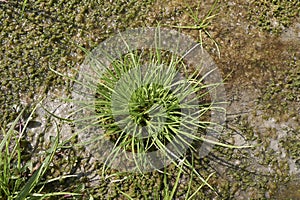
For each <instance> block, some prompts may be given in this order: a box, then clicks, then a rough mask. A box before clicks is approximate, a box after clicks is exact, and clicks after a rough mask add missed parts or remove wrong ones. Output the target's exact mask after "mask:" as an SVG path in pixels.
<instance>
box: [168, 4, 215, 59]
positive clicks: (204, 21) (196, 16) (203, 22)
mask: <svg viewBox="0 0 300 200" xmlns="http://www.w3.org/2000/svg"><path fill="white" fill-rule="evenodd" d="M218 3H219V0H215V1H214V4H213V5H212V6H211V8H210V10H209V11H208V12H207V14H206V15H205V16H204V17H200V4H201V1H199V3H198V6H197V8H196V11H194V10H193V9H192V8H191V7H190V6H189V5H188V4H186V6H187V9H188V11H185V13H186V14H187V15H188V16H189V17H190V18H191V19H192V20H193V21H194V25H184V26H172V27H173V28H179V29H190V30H198V32H199V38H198V40H199V43H200V45H201V46H202V45H203V33H204V34H205V35H207V36H208V38H210V39H211V40H212V41H213V43H214V44H215V47H216V49H217V51H218V55H219V57H220V49H219V45H218V43H217V42H216V41H215V40H214V39H213V38H212V36H211V34H210V33H209V31H208V30H207V28H208V27H209V26H210V25H211V20H212V19H213V18H214V17H215V16H216V15H217V11H218Z"/></svg>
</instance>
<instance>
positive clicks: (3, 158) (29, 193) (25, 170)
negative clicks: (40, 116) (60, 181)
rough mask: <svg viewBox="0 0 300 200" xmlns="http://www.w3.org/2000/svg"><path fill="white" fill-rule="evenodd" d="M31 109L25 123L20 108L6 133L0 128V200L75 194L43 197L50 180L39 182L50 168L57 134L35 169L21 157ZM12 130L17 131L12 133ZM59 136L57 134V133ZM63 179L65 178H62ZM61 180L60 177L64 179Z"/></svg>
mask: <svg viewBox="0 0 300 200" xmlns="http://www.w3.org/2000/svg"><path fill="white" fill-rule="evenodd" d="M36 108H37V106H36V107H34V109H33V111H32V112H31V113H30V115H29V117H28V118H27V119H26V120H22V116H23V114H24V112H25V109H26V108H24V109H23V110H21V111H20V113H19V115H18V116H17V118H16V119H15V120H14V121H13V122H12V123H11V126H10V128H9V129H8V130H6V129H5V128H1V130H2V137H3V139H2V141H1V143H0V198H1V199H8V200H10V199H17V200H24V199H43V198H46V197H50V196H58V195H66V194H68V195H70V194H71V195H78V194H76V193H68V192H55V193H47V194H43V193H42V190H43V189H44V187H45V185H46V183H49V182H51V181H52V180H47V181H42V177H43V176H44V174H45V173H46V171H47V170H48V169H49V167H50V163H51V161H52V159H53V156H54V154H55V153H56V151H57V149H58V148H59V146H60V145H59V142H58V138H59V134H58V135H57V136H56V137H55V138H54V140H53V141H52V142H53V144H52V146H51V148H50V149H48V151H47V154H46V155H45V157H44V161H43V162H42V163H41V164H40V165H39V166H38V167H33V163H32V161H31V159H30V158H28V157H25V155H24V146H22V143H23V138H24V137H23V136H24V134H25V131H26V129H27V126H28V124H29V122H30V120H31V118H32V116H33V114H34V111H35V110H36ZM16 127H18V129H17V130H16ZM58 133H59V132H58ZM66 177H67V176H66ZM66 177H61V178H66Z"/></svg>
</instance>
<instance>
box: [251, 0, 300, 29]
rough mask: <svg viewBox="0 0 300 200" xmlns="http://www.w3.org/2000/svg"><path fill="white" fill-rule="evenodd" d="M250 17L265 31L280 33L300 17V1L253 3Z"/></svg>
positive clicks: (276, 0) (286, 0)
mask: <svg viewBox="0 0 300 200" xmlns="http://www.w3.org/2000/svg"><path fill="white" fill-rule="evenodd" d="M250 6H251V8H254V9H250V11H249V13H248V17H249V19H250V20H251V21H253V23H254V24H256V25H257V26H259V27H261V28H262V29H263V30H265V31H269V32H273V33H280V32H281V31H282V30H283V29H284V28H286V27H288V26H289V25H291V23H292V22H293V20H294V19H295V18H297V17H299V16H300V2H299V1H298V0H273V1H265V0H258V1H252V5H250Z"/></svg>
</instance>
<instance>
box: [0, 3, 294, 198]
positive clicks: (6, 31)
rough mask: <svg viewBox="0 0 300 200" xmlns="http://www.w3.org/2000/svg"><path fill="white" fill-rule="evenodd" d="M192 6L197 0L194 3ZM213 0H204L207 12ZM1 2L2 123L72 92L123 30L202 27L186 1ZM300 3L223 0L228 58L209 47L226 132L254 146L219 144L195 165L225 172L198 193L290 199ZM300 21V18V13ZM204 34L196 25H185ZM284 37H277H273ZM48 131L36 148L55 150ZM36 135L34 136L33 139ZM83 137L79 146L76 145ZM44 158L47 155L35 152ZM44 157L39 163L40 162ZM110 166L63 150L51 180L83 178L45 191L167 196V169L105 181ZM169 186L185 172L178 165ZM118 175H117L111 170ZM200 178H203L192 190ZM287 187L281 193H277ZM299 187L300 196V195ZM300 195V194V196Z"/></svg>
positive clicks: (216, 28) (220, 35) (217, 24)
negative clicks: (294, 32) (85, 66)
mask: <svg viewBox="0 0 300 200" xmlns="http://www.w3.org/2000/svg"><path fill="white" fill-rule="evenodd" d="M187 3H189V4H190V6H191V7H192V8H193V9H196V3H193V1H187ZM211 4H212V2H211V1H203V5H202V6H203V7H202V8H203V12H204V13H205V12H206V11H208V9H209V6H210V5H211ZM22 8H23V2H20V1H9V0H8V1H7V2H5V1H4V2H2V1H1V2H0V27H1V28H0V31H1V32H0V41H1V46H0V52H1V53H0V75H1V90H0V104H1V115H0V116H1V120H0V125H2V126H6V125H7V123H8V122H10V121H12V119H13V118H14V117H15V116H16V115H17V113H15V112H14V110H13V109H12V107H13V105H18V104H22V105H24V106H25V105H26V106H29V107H30V105H31V104H33V103H34V102H35V101H37V99H39V98H40V97H41V96H44V95H46V94H51V93H52V92H53V91H55V90H60V89H62V88H65V89H66V88H67V89H66V90H69V89H71V83H70V82H68V81H67V80H65V79H63V78H61V77H59V76H57V75H56V74H55V73H53V72H51V71H50V70H49V67H51V68H54V69H56V70H58V71H60V72H63V73H67V72H72V70H71V68H70V66H73V67H74V66H75V67H76V66H79V65H80V64H81V62H82V61H83V59H84V52H82V51H81V49H80V48H79V47H78V46H82V47H84V48H86V49H88V50H92V49H93V47H96V46H97V44H98V43H100V42H101V41H103V40H105V39H106V38H108V37H109V36H111V35H112V34H114V33H116V32H117V31H122V30H125V29H127V28H131V27H140V26H155V25H156V23H157V22H160V23H161V24H163V25H171V24H172V25H178V24H181V25H186V24H188V25H189V24H191V23H193V22H192V20H191V19H190V18H189V17H188V15H186V14H185V12H184V11H186V10H187V6H186V5H185V4H183V3H182V2H181V1H159V2H158V1H122V0H120V1H112V2H109V1H87V0H86V1H77V0H71V1H64V0H59V1H28V2H27V5H26V6H25V7H24V12H23V11H22ZM299 8H300V6H299V1H297V0H293V1H284V0H283V1H243V2H241V1H237V0H234V1H222V3H220V11H219V15H218V16H217V17H216V18H215V19H214V21H213V23H212V25H211V27H209V31H210V32H211V34H212V37H213V38H214V39H216V41H217V42H218V43H219V45H220V48H221V58H218V56H217V53H216V49H215V47H214V45H213V44H212V43H211V41H210V40H208V39H207V38H205V40H204V44H205V45H204V46H205V47H206V48H207V49H208V51H209V52H210V53H211V55H212V56H213V57H214V59H215V61H216V63H217V64H218V67H219V68H220V69H221V70H222V71H223V73H224V76H227V75H228V74H230V76H229V77H228V79H227V93H228V100H229V109H228V122H227V131H226V133H227V138H226V135H224V140H225V139H226V140H227V141H229V142H232V143H237V144H243V142H248V143H252V144H255V145H258V146H255V147H254V148H251V149H244V150H230V149H226V148H221V147H219V148H215V150H214V151H213V152H211V154H210V155H209V156H208V157H207V158H205V159H201V160H200V159H196V160H197V162H196V168H197V169H199V171H200V172H201V173H202V174H203V175H204V176H205V175H208V174H209V173H210V172H217V173H216V174H215V175H214V176H213V177H212V179H211V180H210V183H211V185H212V186H213V187H215V188H216V192H213V191H211V190H209V189H207V188H206V187H205V188H204V189H203V190H201V191H200V192H199V194H198V197H196V199H197V198H198V199H212V198H213V197H215V198H217V199H232V198H234V199H247V198H252V199H267V198H271V199H276V198H278V199H279V198H280V197H281V196H284V194H286V195H290V198H297V197H299V191H297V190H293V191H294V192H295V194H293V193H292V192H289V194H288V193H286V192H285V191H289V189H290V188H294V186H295V185H297V184H298V183H297V182H296V183H295V182H291V183H292V184H287V186H286V188H285V187H284V186H285V183H287V182H288V181H289V180H290V179H291V178H292V177H291V175H292V174H293V173H295V172H297V169H298V170H299V168H300V166H299V155H300V152H299V147H298V143H299V140H300V138H299V135H300V134H299V131H300V127H299V123H300V119H299V108H300V105H299V95H300V92H299V86H300V85H299V81H300V78H299V77H300V74H299V71H300V63H299V61H300V55H299V46H300V43H299V38H298V41H297V40H294V41H286V40H282V39H281V37H280V34H281V32H284V31H285V30H287V29H288V28H289V27H290V26H292V25H293V24H294V23H295V22H296V20H297V19H299ZM297 17H298V18H297ZM184 32H185V33H187V34H190V35H191V36H193V37H195V39H196V38H197V37H198V32H197V31H190V30H185V31H184ZM274 33H276V34H274ZM296 39H297V38H296ZM36 134H39V135H40V138H41V139H40V143H37V144H38V145H37V147H36V148H33V149H34V150H35V151H36V152H38V151H39V150H45V149H47V145H49V144H47V143H48V142H47V141H48V139H47V138H46V140H44V138H43V134H42V133H36V132H35V131H34V129H32V130H30V133H29V134H28V135H29V136H30V135H36ZM28 140H29V141H30V137H28ZM76 142H77V141H76V140H74V141H72V142H71V143H74V144H75V143H76ZM34 155H36V156H37V157H38V155H37V154H36V153H35V154H34ZM34 160H35V163H40V162H42V161H38V159H37V158H34ZM101 169H102V164H101V163H97V161H94V160H93V158H92V157H89V154H88V152H85V150H84V149H77V148H75V147H74V148H71V147H70V148H68V149H65V150H62V151H61V152H59V153H58V154H57V155H56V157H55V159H54V161H53V165H52V168H51V169H50V170H49V172H48V174H47V176H48V177H58V176H60V175H65V174H76V175H78V177H76V178H69V179H65V180H61V181H56V182H53V183H51V184H49V185H48V186H49V187H47V188H45V191H48V192H50V191H52V192H53V191H64V190H68V191H69V190H72V191H74V192H81V193H82V194H83V197H82V198H83V199H86V198H88V197H89V195H92V196H94V197H95V199H97V198H98V199H104V198H105V199H124V198H125V197H124V196H123V195H122V193H121V192H120V191H123V192H126V193H128V194H130V195H131V196H132V197H133V198H134V199H143V198H144V199H146V197H147V198H150V197H151V196H152V197H153V198H152V199H158V198H159V196H160V195H161V194H162V190H163V187H164V186H163V182H162V180H163V177H162V175H161V174H159V173H149V174H145V175H144V176H142V175H136V174H120V175H119V176H113V177H109V174H110V173H108V174H107V177H106V178H105V177H101ZM168 172H169V173H170V174H171V175H170V176H169V177H168V180H169V181H170V185H172V181H174V179H175V177H176V170H175V168H174V166H172V165H171V166H169V169H168ZM111 174H113V172H111ZM187 181H188V177H185V176H183V177H182V182H181V184H180V186H179V189H178V192H177V196H178V197H183V196H184V194H185V192H186V190H187V188H186V186H185V185H186V184H185V183H186V182H187ZM198 184H199V183H198V182H197V180H196V181H195V182H194V186H193V188H197V185H198ZM277 191H280V192H281V194H278V192H277ZM297 192H298V193H297ZM297 195H298V196H297Z"/></svg>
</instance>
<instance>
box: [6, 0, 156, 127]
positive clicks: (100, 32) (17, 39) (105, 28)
mask: <svg viewBox="0 0 300 200" xmlns="http://www.w3.org/2000/svg"><path fill="white" fill-rule="evenodd" d="M151 4H152V1H141V2H138V3H137V1H136V0H134V1H113V2H112V3H110V2H107V1H78V0H71V1H65V0H59V1H35V2H32V1H28V2H27V5H26V7H25V10H24V12H23V13H22V6H23V2H22V1H21V2H20V1H9V2H6V3H1V4H0V25H1V31H0V41H1V45H0V76H1V77H2V79H4V80H3V81H1V85H2V89H1V90H0V96H8V95H13V98H6V99H1V102H0V104H1V105H4V110H8V109H9V108H10V107H11V106H12V105H13V104H18V103H19V102H20V93H27V92H29V91H31V92H32V93H34V94H36V95H37V94H39V95H43V94H40V93H39V92H40V88H41V87H43V88H45V90H44V91H45V92H47V91H49V89H52V88H54V87H63V86H65V84H66V83H65V80H63V79H62V78H61V77H58V75H56V74H54V73H53V72H51V71H50V70H49V68H50V67H51V68H54V69H56V70H58V71H60V72H62V73H65V72H66V71H68V70H70V66H71V67H76V66H78V65H79V64H80V63H81V62H82V61H83V52H82V51H80V50H79V48H78V45H79V46H82V47H84V48H87V49H92V48H93V47H95V46H96V45H97V44H98V43H99V42H101V41H103V40H104V39H106V38H107V37H108V36H110V35H111V34H113V33H115V32H116V31H117V30H124V29H125V28H128V27H132V26H133V24H134V23H133V22H134V21H144V19H145V18H146V17H145V15H146V13H147V10H148V9H149V6H150V5H151ZM21 13H22V14H21ZM36 95H35V98H37V96H36ZM11 115H13V113H12V114H11ZM1 117H2V119H1V120H0V125H1V124H2V123H4V122H5V121H7V119H8V116H6V117H4V116H1Z"/></svg>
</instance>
